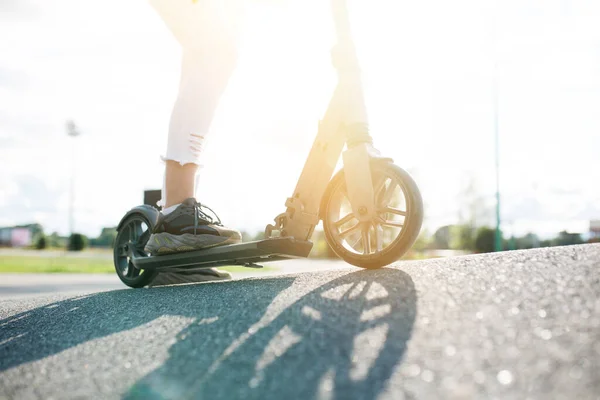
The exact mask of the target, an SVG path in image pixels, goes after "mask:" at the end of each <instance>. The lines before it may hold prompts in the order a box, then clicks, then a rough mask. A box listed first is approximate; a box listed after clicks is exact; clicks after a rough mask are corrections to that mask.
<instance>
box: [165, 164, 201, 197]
mask: <svg viewBox="0 0 600 400" xmlns="http://www.w3.org/2000/svg"><path fill="white" fill-rule="evenodd" d="M197 171H198V165H196V164H194V163H189V164H184V165H181V164H180V163H178V162H177V161H173V160H167V161H166V165H165V193H164V194H163V201H164V203H165V208H168V207H171V206H173V205H176V204H181V203H183V201H184V200H185V199H189V198H190V197H194V191H195V187H194V185H195V180H196V173H197Z"/></svg>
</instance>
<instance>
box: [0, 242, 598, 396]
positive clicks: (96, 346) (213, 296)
mask: <svg viewBox="0 0 600 400" xmlns="http://www.w3.org/2000/svg"><path fill="white" fill-rule="evenodd" d="M599 295H600V245H584V246H572V247H561V248H550V249H536V250H529V251H517V252H507V253H495V254H487V255H476V256H463V257H454V258H444V259H433V260H425V261H410V262H399V263H397V264H396V265H395V266H394V267H388V268H384V269H380V270H375V271H363V270H358V269H338V270H332V271H329V270H324V271H318V272H304V273H299V274H292V275H281V276H274V277H265V278H247V279H239V280H234V281H231V282H218V283H203V284H191V285H180V286H169V287H157V288H152V289H139V290H133V289H122V290H112V291H102V292H96V293H89V294H77V295H73V294H58V295H42V296H36V297H27V298H22V299H14V300H2V301H0V398H11V399H12V398H18V399H29V398H32V399H36V398H40V399H41V398H43V399H51V398H54V399H65V398H109V399H113V398H114V399H116V398H126V399H165V398H167V399H171V398H173V399H179V398H197V399H271V398H272V399H310V398H319V399H436V398H443V399H473V398H485V399H487V398H497V399H506V398H514V399H569V400H573V399H600V296H599Z"/></svg>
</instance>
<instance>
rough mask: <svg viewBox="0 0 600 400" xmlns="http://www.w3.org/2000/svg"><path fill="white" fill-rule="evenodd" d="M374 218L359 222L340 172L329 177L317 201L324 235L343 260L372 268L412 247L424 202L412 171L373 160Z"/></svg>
mask: <svg viewBox="0 0 600 400" xmlns="http://www.w3.org/2000/svg"><path fill="white" fill-rule="evenodd" d="M371 173H372V180H373V187H374V194H375V206H376V216H375V218H374V219H373V220H371V221H367V222H360V221H359V220H358V219H357V218H356V217H355V215H354V214H353V212H352V207H351V205H350V201H349V199H348V194H347V190H346V178H345V176H344V171H343V170H341V171H340V172H338V173H337V174H336V175H335V176H334V177H333V178H332V179H331V181H330V183H329V186H328V187H327V190H326V192H325V195H324V196H323V203H322V204H321V217H322V219H323V228H324V231H325V238H326V240H327V243H328V244H329V246H330V247H331V248H332V249H333V251H334V252H335V253H336V254H337V255H338V256H339V257H340V258H342V259H343V260H344V261H346V262H348V263H350V264H352V265H356V266H358V267H362V268H369V269H375V268H380V267H383V266H385V265H388V264H391V263H393V262H394V261H397V260H398V259H399V258H400V257H402V256H403V255H404V254H405V253H406V252H407V251H408V250H409V249H410V247H411V246H412V245H413V243H414V242H415V240H416V239H417V236H418V235H419V231H420V230H421V225H422V223H423V200H422V199H421V194H420V192H419V188H418V187H417V184H416V183H415V182H414V180H413V179H412V178H411V177H410V175H409V174H408V173H407V172H406V171H404V170H403V169H402V168H400V167H398V166H396V165H394V164H392V163H390V162H373V163H372V164H371Z"/></svg>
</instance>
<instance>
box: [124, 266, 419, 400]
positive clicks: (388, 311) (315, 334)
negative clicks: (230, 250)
mask: <svg viewBox="0 0 600 400" xmlns="http://www.w3.org/2000/svg"><path fill="white" fill-rule="evenodd" d="M303 280H304V279H303V276H302V275H300V276H298V277H297V279H296V281H295V282H294V284H293V286H292V287H291V288H289V289H288V290H286V291H283V292H282V293H281V294H280V295H279V296H278V297H277V298H276V299H275V300H274V301H273V303H272V304H271V306H269V308H268V309H267V311H266V313H265V314H264V315H263V317H262V318H261V319H260V320H259V321H258V322H256V323H254V324H252V325H251V326H250V327H249V329H247V330H246V331H241V330H240V329H238V326H237V325H238V321H239V320H240V319H242V318H243V314H244V313H245V312H248V311H250V310H251V309H252V308H253V306H252V302H251V301H248V300H251V299H250V298H249V297H246V296H244V297H245V299H235V297H234V296H235V295H234V294H233V293H232V296H231V297H225V298H224V300H223V301H234V304H232V307H231V310H232V311H231V315H229V316H225V318H224V319H222V320H219V323H220V325H221V326H220V327H219V330H218V332H231V333H234V332H235V334H233V335H229V337H227V338H220V339H222V340H218V339H217V341H216V343H222V341H223V340H224V341H226V342H227V345H226V346H216V347H218V348H215V339H214V338H213V337H211V332H212V333H213V334H219V333H218V332H217V331H215V330H214V329H212V328H211V325H205V326H202V325H197V324H193V325H190V326H189V327H187V328H186V329H184V330H183V331H182V332H181V334H180V335H179V337H180V340H179V341H178V342H176V343H175V344H173V346H172V347H171V348H170V349H169V357H168V359H167V360H166V361H165V362H164V363H163V364H162V365H161V366H160V367H159V368H157V369H155V370H154V371H153V372H151V373H150V374H148V375H147V376H146V377H144V378H142V379H141V380H140V381H139V382H137V383H136V384H135V385H133V386H132V387H131V388H130V390H129V392H128V393H127V394H126V395H125V396H124V397H125V398H127V399H138V398H140V399H141V398H144V399H164V398H198V399H233V398H244V399H265V398H275V399H286V398H299V399H310V398H326V399H350V398H361V399H370V398H376V397H377V396H378V394H379V393H381V392H382V391H384V390H385V389H386V384H387V382H388V380H389V379H390V377H391V375H392V374H393V373H394V372H395V371H396V370H397V368H398V366H399V365H400V364H401V361H402V358H403V355H404V352H405V351H406V347H407V342H408V340H409V339H410V337H411V334H412V328H413V324H414V320H415V317H416V312H417V310H416V300H417V296H416V291H415V288H414V284H413V282H412V279H411V278H410V276H409V275H407V274H406V273H404V272H403V271H400V270H397V269H389V268H384V269H380V270H373V271H364V270H363V271H359V272H353V273H346V274H343V275H342V276H340V277H336V278H334V279H332V280H330V281H328V282H325V283H323V284H320V283H318V286H317V287H315V284H313V285H312V288H309V289H308V290H306V289H305V290H304V292H303V293H302V288H303V287H304V283H303ZM312 281H313V282H314V281H315V279H314V278H313V279H312ZM269 297H273V296H269ZM240 313H241V315H240ZM244 326H246V327H248V324H244Z"/></svg>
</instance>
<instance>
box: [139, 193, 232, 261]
mask: <svg viewBox="0 0 600 400" xmlns="http://www.w3.org/2000/svg"><path fill="white" fill-rule="evenodd" d="M209 212H210V213H209ZM210 214H212V215H210ZM241 241H242V235H241V234H240V232H238V231H236V230H234V229H229V228H226V227H224V226H223V224H222V223H221V220H220V219H219V217H217V215H216V214H215V213H214V212H213V211H212V210H211V209H210V208H208V207H207V206H205V205H202V204H200V203H198V202H197V201H196V199H194V198H189V199H186V200H185V201H184V202H183V203H181V204H180V205H179V207H177V208H176V209H175V210H174V211H173V212H171V213H169V214H168V215H166V216H163V215H162V214H161V216H160V218H159V221H158V224H156V227H155V228H154V230H153V231H152V235H150V239H148V243H146V246H145V248H144V250H145V251H146V252H147V253H150V254H151V255H153V256H154V255H161V254H171V253H178V252H184V251H193V250H200V249H206V248H208V247H214V246H223V245H226V244H233V243H239V242H241Z"/></svg>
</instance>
